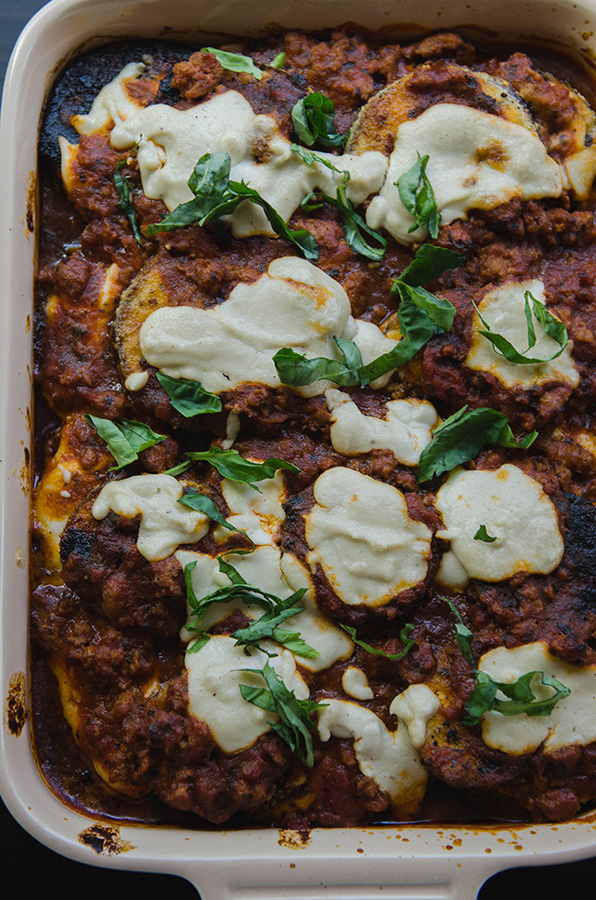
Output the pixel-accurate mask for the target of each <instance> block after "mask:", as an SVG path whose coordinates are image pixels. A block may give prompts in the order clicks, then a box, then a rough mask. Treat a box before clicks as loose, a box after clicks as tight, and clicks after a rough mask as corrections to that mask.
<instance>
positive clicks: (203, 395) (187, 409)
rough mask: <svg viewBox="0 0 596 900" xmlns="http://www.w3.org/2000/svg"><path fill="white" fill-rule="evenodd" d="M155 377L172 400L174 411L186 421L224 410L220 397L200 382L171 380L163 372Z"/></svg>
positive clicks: (183, 379) (180, 379) (182, 379)
mask: <svg viewBox="0 0 596 900" xmlns="http://www.w3.org/2000/svg"><path fill="white" fill-rule="evenodd" d="M155 377H156V378H157V380H158V381H159V383H160V384H161V386H162V388H163V389H164V391H165V392H166V394H167V395H168V397H169V398H170V403H171V404H172V406H173V407H174V409H175V410H177V412H179V413H180V415H181V416H184V417H185V418H186V419H190V418H192V417H193V416H201V415H204V414H205V413H217V412H221V410H222V408H223V407H222V403H221V400H220V399H219V397H218V396H217V395H216V394H210V393H209V391H206V390H205V388H204V387H203V386H202V385H201V383H200V382H199V381H190V380H189V379H186V378H171V377H170V376H169V375H165V374H164V373H163V372H156V373H155Z"/></svg>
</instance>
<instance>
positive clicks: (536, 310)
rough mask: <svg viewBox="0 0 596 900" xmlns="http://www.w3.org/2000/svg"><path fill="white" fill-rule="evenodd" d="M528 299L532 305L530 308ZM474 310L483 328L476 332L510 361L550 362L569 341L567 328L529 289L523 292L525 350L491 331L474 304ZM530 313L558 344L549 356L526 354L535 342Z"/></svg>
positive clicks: (518, 362) (534, 331)
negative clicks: (541, 356) (526, 338)
mask: <svg viewBox="0 0 596 900" xmlns="http://www.w3.org/2000/svg"><path fill="white" fill-rule="evenodd" d="M530 301H531V303H532V306H531V308H530ZM474 306H475V309H476V312H477V313H478V318H479V319H480V321H481V322H482V324H483V325H484V328H483V329H482V328H479V329H478V334H481V335H482V336H483V337H485V338H486V339H487V340H488V341H490V342H491V344H492V345H493V347H494V348H495V350H496V351H497V353H499V354H500V355H501V356H504V357H505V359H506V360H508V361H509V362H512V363H517V364H518V365H526V366H527V365H536V364H539V363H545V362H551V360H553V359H557V358H558V357H559V356H561V354H562V353H563V351H564V350H565V347H566V346H567V344H568V343H569V335H568V334H567V329H566V328H565V326H564V325H563V323H562V322H560V321H559V319H556V318H555V317H554V316H553V314H552V313H550V312H549V311H548V309H547V308H546V306H545V305H544V303H541V302H540V300H537V299H536V298H535V297H534V296H533V295H532V294H531V293H530V291H526V292H525V294H524V309H525V316H526V326H527V332H528V346H527V347H526V349H525V350H517V349H516V348H515V347H514V346H513V344H512V343H511V342H510V341H509V340H507V338H506V337H504V335H502V334H499V333H498V332H496V331H492V329H491V327H490V325H489V324H488V322H487V321H486V320H485V319H484V318H483V317H482V315H481V313H480V310H479V309H478V307H477V306H476V304H474ZM532 313H533V314H534V317H535V318H536V321H537V322H539V324H540V325H541V326H542V329H543V331H544V332H545V334H547V335H548V337H550V338H552V339H553V340H554V341H556V342H557V344H558V345H559V349H558V350H557V351H555V353H553V354H552V355H551V356H547V357H544V358H540V357H536V356H528V353H529V352H530V350H531V349H532V347H534V346H535V344H536V329H535V328H534V323H533V321H532Z"/></svg>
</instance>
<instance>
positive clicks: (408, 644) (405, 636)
mask: <svg viewBox="0 0 596 900" xmlns="http://www.w3.org/2000/svg"><path fill="white" fill-rule="evenodd" d="M339 624H340V625H341V627H342V628H343V630H344V631H347V633H348V634H349V635H350V637H351V638H352V640H353V641H354V643H355V644H357V645H358V646H359V647H362V649H363V650H366V652H367V653H372V654H373V656H382V657H383V658H384V659H392V660H398V659H403V658H404V656H406V655H407V654H408V653H409V652H410V650H412V649H413V648H414V647H417V646H418V644H417V642H416V641H414V640H412V638H411V637H410V635H411V633H412V632H413V631H414V626H413V625H412V624H410V623H408V624H407V625H404V627H403V628H402V630H401V631H400V633H399V637H400V640H401V642H402V643H403V645H404V647H403V650H400V651H399V652H398V653H386V652H385V651H384V650H379V648H378V647H371V645H370V644H367V643H366V642H365V641H361V640H360V639H359V638H358V637H357V636H356V629H355V628H352V626H351V625H343V624H342V623H341V622H340V623H339Z"/></svg>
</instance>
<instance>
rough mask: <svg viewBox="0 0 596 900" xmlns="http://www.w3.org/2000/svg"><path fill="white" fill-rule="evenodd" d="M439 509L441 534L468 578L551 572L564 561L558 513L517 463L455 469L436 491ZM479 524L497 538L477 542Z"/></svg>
mask: <svg viewBox="0 0 596 900" xmlns="http://www.w3.org/2000/svg"><path fill="white" fill-rule="evenodd" d="M436 507H437V509H438V510H439V512H440V513H441V515H442V517H443V522H444V524H445V530H444V531H439V532H438V537H441V538H444V539H445V540H449V541H451V550H452V551H453V553H454V554H455V556H456V557H457V559H458V560H459V562H460V564H461V565H462V566H463V568H464V569H465V571H466V573H467V575H468V576H469V577H470V578H479V579H481V580H482V581H503V580H504V579H506V578H511V577H512V576H513V575H515V573H516V572H536V573H540V574H547V573H548V572H552V571H553V569H555V568H556V567H557V566H558V565H559V563H560V562H561V558H562V556H563V550H564V544H563V538H562V537H561V532H560V531H559V523H558V519H557V511H556V509H555V507H554V505H553V503H552V501H551V500H550V499H549V497H548V496H547V495H546V494H545V492H544V490H543V488H542V485H541V484H540V483H539V482H538V481H535V480H534V479H533V478H531V477H530V476H529V475H526V474H525V473H524V472H522V470H521V469H519V468H518V467H517V466H512V465H504V466H501V468H500V469H495V470H491V471H487V470H484V469H476V470H472V471H466V470H463V469H454V471H453V472H452V473H451V474H450V475H449V478H448V479H447V481H446V482H445V484H444V485H443V486H442V487H441V488H439V491H438V492H437V500H436ZM481 525H484V526H485V528H486V531H487V533H488V535H489V537H494V538H496V540H495V541H494V542H492V543H487V542H485V541H482V540H475V538H474V536H475V535H476V534H477V532H478V529H479V528H480V526H481Z"/></svg>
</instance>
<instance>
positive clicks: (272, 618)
mask: <svg viewBox="0 0 596 900" xmlns="http://www.w3.org/2000/svg"><path fill="white" fill-rule="evenodd" d="M290 599H291V600H292V605H291V606H288V605H287V601H282V602H281V604H280V606H279V608H278V609H277V610H271V611H270V612H266V613H264V615H262V616H261V617H260V618H259V619H256V620H255V621H254V622H251V624H250V625H247V626H246V628H239V629H238V630H237V631H234V632H233V633H232V635H231V636H232V637H233V638H235V639H236V644H238V645H241V646H245V647H246V648H247V649H248V647H250V646H254V645H256V644H258V643H259V641H262V640H267V639H271V640H274V641H276V642H277V643H278V644H281V646H282V647H285V648H286V649H287V650H290V651H291V652H292V653H296V654H297V655H298V656H304V657H305V658H306V659H316V658H317V656H318V655H319V653H318V651H317V650H315V649H314V647H311V646H310V644H307V643H306V642H305V641H303V640H302V638H301V637H300V634H299V633H298V632H297V631H286V630H285V629H284V628H280V627H279V626H280V625H281V623H282V622H284V621H285V620H286V619H291V618H293V617H294V616H296V615H299V614H300V613H301V612H303V610H304V607H302V606H298V607H296V606H294V605H293V604H295V603H297V602H298V600H299V599H300V598H299V597H297V596H296V595H295V594H294V595H292V597H291V598H290ZM282 604H283V605H282ZM261 649H262V648H261ZM245 652H247V650H245Z"/></svg>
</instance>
